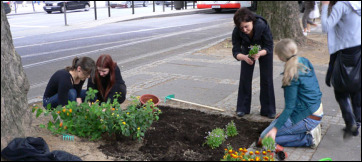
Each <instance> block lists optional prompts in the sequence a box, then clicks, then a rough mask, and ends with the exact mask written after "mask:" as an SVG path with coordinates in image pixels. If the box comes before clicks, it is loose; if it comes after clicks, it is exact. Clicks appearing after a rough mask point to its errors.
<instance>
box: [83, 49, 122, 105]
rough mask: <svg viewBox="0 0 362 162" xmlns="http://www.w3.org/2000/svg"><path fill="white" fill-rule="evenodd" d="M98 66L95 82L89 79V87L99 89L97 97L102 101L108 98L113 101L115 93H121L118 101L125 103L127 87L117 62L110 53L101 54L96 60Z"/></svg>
mask: <svg viewBox="0 0 362 162" xmlns="http://www.w3.org/2000/svg"><path fill="white" fill-rule="evenodd" d="M96 66H97V72H96V74H95V79H94V81H95V83H93V82H91V81H90V80H89V81H88V87H87V89H89V87H91V88H93V89H97V90H98V93H97V95H96V98H95V99H98V100H99V101H101V102H107V100H108V99H110V100H111V102H113V100H114V99H115V98H114V95H116V94H120V97H119V98H117V101H118V103H120V104H121V103H123V102H124V101H125V99H126V93H127V87H126V84H125V82H124V80H123V78H122V75H121V70H120V69H119V67H118V66H117V63H116V62H113V60H112V57H111V56H110V55H101V56H99V58H98V60H97V62H96Z"/></svg>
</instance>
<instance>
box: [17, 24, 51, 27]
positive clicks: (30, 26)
mask: <svg viewBox="0 0 362 162" xmlns="http://www.w3.org/2000/svg"><path fill="white" fill-rule="evenodd" d="M11 27H20V28H48V27H49V26H41V25H14V24H12V25H11Z"/></svg>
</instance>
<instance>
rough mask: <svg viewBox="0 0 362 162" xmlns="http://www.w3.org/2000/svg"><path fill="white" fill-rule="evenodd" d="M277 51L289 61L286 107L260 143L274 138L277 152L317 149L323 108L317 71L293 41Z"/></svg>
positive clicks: (285, 76) (284, 42) (283, 42)
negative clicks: (298, 147) (293, 149)
mask: <svg viewBox="0 0 362 162" xmlns="http://www.w3.org/2000/svg"><path fill="white" fill-rule="evenodd" d="M274 52H275V53H276V54H277V55H278V57H279V59H280V60H281V61H283V62H285V66H284V73H283V81H282V82H283V88H284V99H285V108H284V110H283V112H282V113H281V114H280V116H279V117H278V118H277V119H275V120H274V121H273V122H272V123H271V124H270V125H269V127H267V128H266V129H265V130H264V131H263V132H262V134H261V135H260V139H259V141H261V139H263V138H264V137H266V136H270V137H272V138H273V139H274V140H275V142H276V143H277V147H276V149H277V150H276V151H281V150H283V147H282V146H287V147H297V146H312V147H316V146H317V145H318V144H319V142H320V138H321V132H320V125H319V123H320V122H321V119H322V116H323V107H322V103H321V98H322V93H321V91H320V89H319V84H318V80H317V77H316V75H315V73H314V68H313V66H312V64H311V63H310V62H309V60H308V59H306V58H304V57H298V56H296V53H297V45H296V44H295V42H294V41H293V40H291V39H283V40H281V41H280V42H278V43H277V44H276V45H275V51H274ZM315 128H316V129H315ZM278 149H279V150H278Z"/></svg>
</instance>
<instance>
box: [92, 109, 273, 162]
mask: <svg viewBox="0 0 362 162" xmlns="http://www.w3.org/2000/svg"><path fill="white" fill-rule="evenodd" d="M159 108H160V109H161V110H162V114H161V115H160V119H159V120H158V121H155V122H154V123H153V124H152V126H151V128H150V129H149V130H148V131H147V132H146V134H145V138H144V140H143V141H142V142H138V141H133V140H130V139H129V138H117V140H116V138H108V139H106V140H107V141H106V142H105V143H104V144H102V145H100V147H99V149H100V150H101V151H102V152H103V153H104V154H106V155H107V156H111V157H115V160H170V161H171V160H172V161H176V160H177V161H179V160H187V161H190V160H193V161H201V160H202V161H204V160H212V161H219V160H220V159H221V158H222V157H223V155H224V149H225V148H226V147H227V144H230V145H231V146H232V147H233V148H240V147H243V148H248V147H249V146H250V145H251V144H252V143H253V142H254V141H256V140H257V139H258V137H259V135H260V133H261V132H262V131H263V130H264V129H265V128H266V127H267V126H268V125H269V123H266V122H262V123H260V122H250V121H247V120H245V119H242V118H236V117H228V116H224V115H213V114H206V113H203V112H200V111H196V110H187V109H176V108H170V107H162V106H160V107H159ZM232 120H233V121H234V123H235V125H236V128H237V130H238V133H239V134H238V135H237V136H234V137H228V138H227V140H226V141H225V142H224V143H223V144H222V145H221V146H220V147H218V148H215V149H211V148H210V147H209V146H208V145H206V144H205V145H203V143H205V141H206V139H205V137H206V136H207V134H208V132H211V131H212V130H213V129H215V128H217V127H218V128H225V125H227V124H228V123H229V122H231V121H232Z"/></svg>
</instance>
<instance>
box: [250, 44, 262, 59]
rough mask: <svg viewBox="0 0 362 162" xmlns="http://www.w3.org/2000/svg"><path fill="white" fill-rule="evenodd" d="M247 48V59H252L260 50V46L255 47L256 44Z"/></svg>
mask: <svg viewBox="0 0 362 162" xmlns="http://www.w3.org/2000/svg"><path fill="white" fill-rule="evenodd" d="M249 48H250V51H249V54H248V57H249V58H252V56H253V55H255V54H257V53H258V52H259V50H260V49H261V47H260V45H257V44H255V45H253V46H250V47H249Z"/></svg>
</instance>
